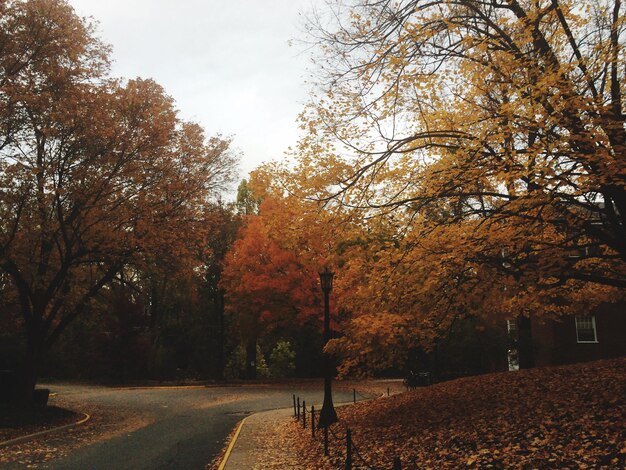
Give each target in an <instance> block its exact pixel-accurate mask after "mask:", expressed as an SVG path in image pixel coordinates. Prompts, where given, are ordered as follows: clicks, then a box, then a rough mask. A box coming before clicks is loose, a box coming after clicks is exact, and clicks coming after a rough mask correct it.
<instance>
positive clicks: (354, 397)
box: [352, 388, 356, 403]
mask: <svg viewBox="0 0 626 470" xmlns="http://www.w3.org/2000/svg"><path fill="white" fill-rule="evenodd" d="M352 401H353V402H354V403H356V388H353V389H352Z"/></svg>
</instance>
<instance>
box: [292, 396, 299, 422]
mask: <svg viewBox="0 0 626 470" xmlns="http://www.w3.org/2000/svg"><path fill="white" fill-rule="evenodd" d="M297 414H298V412H297V411H296V394H295V393H294V394H293V417H294V418H295V417H296V416H297Z"/></svg>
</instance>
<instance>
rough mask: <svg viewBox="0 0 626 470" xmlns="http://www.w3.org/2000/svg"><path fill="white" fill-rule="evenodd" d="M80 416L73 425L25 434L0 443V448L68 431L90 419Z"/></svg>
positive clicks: (85, 415) (84, 415)
mask: <svg viewBox="0 0 626 470" xmlns="http://www.w3.org/2000/svg"><path fill="white" fill-rule="evenodd" d="M81 414H82V415H83V418H82V419H80V420H78V421H76V422H75V423H70V424H64V425H63V426H57V427H56V428H50V429H46V430H44V431H39V432H35V433H32V434H26V435H25V436H20V437H16V438H14V439H9V440H8V441H4V442H0V448H2V447H8V446H10V445H13V444H21V443H23V442H27V441H30V440H31V439H35V438H36V437H40V436H44V435H46V434H50V433H53V432H57V431H62V430H64V429H69V428H72V427H74V426H78V425H79V424H83V423H86V422H87V421H88V420H89V419H91V416H90V415H88V414H87V413H81Z"/></svg>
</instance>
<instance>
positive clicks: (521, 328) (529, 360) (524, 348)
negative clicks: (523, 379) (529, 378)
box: [517, 315, 535, 369]
mask: <svg viewBox="0 0 626 470" xmlns="http://www.w3.org/2000/svg"><path fill="white" fill-rule="evenodd" d="M531 326H532V325H531V321H530V317H526V316H523V315H521V316H519V317H518V318H517V354H518V358H519V368H520V369H530V368H532V367H535V353H534V350H533V337H532V329H531Z"/></svg>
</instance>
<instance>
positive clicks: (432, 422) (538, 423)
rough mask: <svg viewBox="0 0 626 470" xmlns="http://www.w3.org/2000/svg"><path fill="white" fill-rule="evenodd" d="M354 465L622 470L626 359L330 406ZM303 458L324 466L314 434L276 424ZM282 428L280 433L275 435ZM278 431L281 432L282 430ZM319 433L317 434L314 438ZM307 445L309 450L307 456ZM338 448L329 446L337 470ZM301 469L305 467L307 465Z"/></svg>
mask: <svg viewBox="0 0 626 470" xmlns="http://www.w3.org/2000/svg"><path fill="white" fill-rule="evenodd" d="M338 414H339V419H340V422H339V423H338V424H336V425H334V426H333V432H334V434H336V435H337V436H339V437H343V436H345V429H346V428H350V429H351V430H352V436H353V440H354V442H355V444H356V446H357V450H358V452H359V454H360V456H361V457H363V460H361V458H360V457H359V456H355V457H354V464H355V468H368V466H367V465H365V464H364V463H363V462H364V461H365V462H367V464H368V465H369V466H370V467H369V468H386V469H390V468H392V464H393V457H394V456H399V457H400V458H401V461H402V468H403V469H405V470H406V469H417V468H420V469H424V468H432V469H439V468H522V469H533V468H555V469H566V468H572V469H573V468H606V469H621V468H626V358H621V359H614V360H604V361H597V362H589V363H583V364H575V365H569V366H561V367H548V368H537V369H531V370H524V371H519V372H505V373H497V374H489V375H482V376H477V377H468V378H464V379H459V380H454V381H450V382H444V383H440V384H436V385H432V386H430V387H425V388H420V389H417V390H414V391H411V392H407V393H403V394H400V395H396V396H391V397H389V398H382V399H379V400H375V401H372V402H364V403H357V404H356V405H350V406H346V407H341V408H338ZM283 426H284V427H285V429H286V430H287V433H289V432H290V433H300V439H297V440H295V442H296V445H297V446H299V447H300V452H299V455H301V456H302V458H304V459H318V462H319V464H318V465H319V466H320V468H321V467H322V466H326V465H327V461H326V459H324V458H323V451H322V449H323V447H322V442H321V439H320V438H319V437H318V438H316V439H315V440H312V438H311V436H310V433H309V432H304V431H303V430H302V428H301V427H300V426H299V425H298V424H297V423H295V422H293V421H290V422H288V423H285V424H284V425H283ZM283 431H284V430H283ZM283 434H284V432H283ZM320 434H321V433H318V436H319V435H320ZM311 448H317V450H318V452H317V453H312V452H311ZM344 455H345V441H339V440H337V439H335V438H332V439H331V446H330V460H331V462H332V463H333V464H334V465H335V467H336V468H341V465H342V463H343V461H344V458H345V457H344ZM303 465H306V466H310V465H312V462H308V461H306V463H303Z"/></svg>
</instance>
